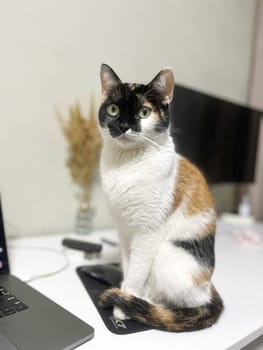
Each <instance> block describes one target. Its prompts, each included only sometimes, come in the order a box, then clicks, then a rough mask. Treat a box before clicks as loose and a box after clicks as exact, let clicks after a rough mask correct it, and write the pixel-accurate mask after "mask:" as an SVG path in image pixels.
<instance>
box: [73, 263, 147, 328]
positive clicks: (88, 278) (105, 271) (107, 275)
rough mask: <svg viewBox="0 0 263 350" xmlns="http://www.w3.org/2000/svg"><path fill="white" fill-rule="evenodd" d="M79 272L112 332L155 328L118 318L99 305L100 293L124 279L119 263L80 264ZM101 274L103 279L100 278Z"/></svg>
mask: <svg viewBox="0 0 263 350" xmlns="http://www.w3.org/2000/svg"><path fill="white" fill-rule="evenodd" d="M98 272H99V274H98ZM77 273H78V275H79V277H80V279H81V281H82V283H83V284H84V286H85V288H86V290H87V292H88V294H89V296H90V297H91V299H92V301H93V303H94V304H95V306H96V308H97V310H98V312H99V314H100V316H101V318H102V320H103V322H104V323H105V325H106V327H107V328H108V330H110V331H111V332H112V333H115V334H130V333H136V332H142V331H146V330H149V329H153V328H152V327H150V326H146V325H144V324H141V323H138V322H136V321H133V320H125V321H122V320H118V319H116V318H114V316H113V314H112V310H111V309H104V308H102V307H101V306H100V305H99V303H98V299H99V295H100V294H102V293H103V292H104V291H105V290H106V289H108V288H112V287H119V285H120V282H121V279H122V273H121V269H120V267H119V265H117V264H107V265H93V266H80V267H78V268H77ZM101 276H102V279H103V281H102V280H101V279H99V278H101Z"/></svg>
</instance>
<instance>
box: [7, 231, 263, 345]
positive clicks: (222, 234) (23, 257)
mask: <svg viewBox="0 0 263 350" xmlns="http://www.w3.org/2000/svg"><path fill="white" fill-rule="evenodd" d="M259 229H260V230H261V231H262V235H263V228H262V227H259ZM65 237H71V238H76V239H87V240H90V241H93V242H100V240H101V238H102V237H108V238H115V237H116V233H115V232H114V231H97V232H96V233H93V234H91V235H89V236H77V235H73V234H65V235H52V236H42V237H33V238H20V239H12V240H10V241H9V246H10V249H9V256H10V261H11V270H12V273H13V274H14V275H16V276H18V277H20V278H21V279H23V280H26V279H28V278H29V277H32V275H38V274H42V273H48V272H50V271H53V270H56V269H57V268H59V267H60V266H62V265H63V264H64V258H63V256H60V255H56V254H53V253H52V252H49V251H44V250H36V249H25V247H29V246H30V247H50V248H55V249H60V248H61V239H62V238H65ZM12 247H13V248H12ZM23 247H24V248H23ZM67 255H68V257H69V259H70V266H69V267H68V268H67V269H66V270H65V271H63V272H61V273H59V274H57V275H55V276H53V277H49V278H45V279H41V280H38V281H35V282H32V283H31V285H32V286H33V287H34V288H36V289H37V290H39V291H40V292H42V293H43V294H45V295H46V296H48V297H49V298H51V299H52V300H54V301H55V302H57V303H58V304H60V305H61V306H63V307H64V308H66V309H67V310H69V311H71V312H72V313H73V314H75V315H76V316H78V317H79V318H81V319H82V320H83V321H86V322H87V323H89V324H90V325H91V326H93V327H94V328H95V337H94V339H93V340H91V341H90V342H88V343H86V344H84V345H82V346H81V347H79V349H80V350H84V349H90V350H92V349H96V350H97V349H101V350H102V349H105V348H106V347H108V346H110V348H111V349H114V350H118V349H121V350H123V349H125V350H134V349H136V348H139V349H144V348H147V347H149V346H150V347H151V349H153V350H154V349H156V350H157V349H158V350H160V348H164V347H165V349H178V350H188V349H191V350H193V349H195V350H196V349H197V350H198V349H201V350H206V349H207V350H211V349H213V350H216V349H220V350H221V349H240V348H241V347H242V346H245V345H246V344H248V343H250V342H251V341H252V340H254V339H255V338H257V337H259V336H260V335H261V334H263V272H262V268H263V246H262V245H261V246H259V245H258V246H249V245H245V246H244V245H241V244H240V243H238V242H237V241H236V240H235V239H234V238H233V237H232V236H231V235H230V234H229V233H227V230H224V229H222V227H221V228H220V227H219V233H218V235H217V239H216V270H215V273H214V277H213V281H214V283H215V286H216V287H217V289H218V290H219V292H220V294H221V295H222V298H223V300H224V303H225V311H224V313H223V314H222V316H221V318H220V320H219V322H218V323H217V324H216V325H215V326H213V327H211V328H209V329H206V330H202V331H197V332H192V333H167V332H162V331H156V330H150V331H145V332H140V333H135V334H131V335H115V334H112V333H110V332H109V331H108V329H107V328H106V327H105V326H104V323H103V322H102V320H101V318H100V316H99V314H98V312H97V310H96V308H95V306H94V305H93V303H92V302H91V300H90V298H89V296H88V294H87V292H86V290H85V289H84V286H83V285H82V283H81V281H80V279H79V277H78V276H77V274H76V272H75V268H76V267H77V266H81V265H88V264H90V263H92V264H96V263H102V262H117V261H119V255H118V250H117V248H116V247H110V246H106V245H104V248H103V253H102V256H101V258H100V259H94V260H91V261H89V260H85V259H84V257H83V254H82V253H79V252H76V251H72V250H70V251H68V253H67Z"/></svg>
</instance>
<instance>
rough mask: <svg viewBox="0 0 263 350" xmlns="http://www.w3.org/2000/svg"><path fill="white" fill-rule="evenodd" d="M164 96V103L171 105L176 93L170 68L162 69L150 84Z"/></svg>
mask: <svg viewBox="0 0 263 350" xmlns="http://www.w3.org/2000/svg"><path fill="white" fill-rule="evenodd" d="M148 86H150V87H151V88H154V89H155V90H156V91H158V93H159V94H160V95H161V96H163V103H170V102H171V101H172V99H173V93H174V75H173V71H172V70H171V69H170V68H164V69H162V70H161V71H160V72H159V73H158V74H157V75H156V77H155V78H154V79H153V80H152V81H151V82H150V83H149V84H148Z"/></svg>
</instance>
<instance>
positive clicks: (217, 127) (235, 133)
mask: <svg viewBox="0 0 263 350" xmlns="http://www.w3.org/2000/svg"><path fill="white" fill-rule="evenodd" d="M170 113H171V135H172V137H173V138H174V141H175V145H176V150H177V152H178V153H180V154H182V155H183V156H185V157H186V158H188V159H189V160H190V161H192V162H193V163H194V164H196V165H197V166H199V168H200V169H201V170H202V171H203V173H204V175H205V176H206V178H207V179H208V181H209V182H211V183H223V182H234V183H240V182H244V183H248V182H253V181H254V173H255V163H256V154H257V144H258V135H259V125H260V117H261V116H262V115H263V113H262V112H260V111H257V110H255V109H251V108H248V107H244V106H241V105H238V104H236V103H232V102H229V101H226V100H223V99H220V98H217V97H213V96H210V95H208V94H205V93H202V92H198V91H195V90H192V89H189V88H186V87H184V86H178V85H177V86H175V92H174V98H173V101H172V103H171V112H170Z"/></svg>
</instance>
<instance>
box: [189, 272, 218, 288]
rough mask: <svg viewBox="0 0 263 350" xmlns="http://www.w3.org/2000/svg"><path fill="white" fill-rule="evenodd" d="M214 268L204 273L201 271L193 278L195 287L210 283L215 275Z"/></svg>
mask: <svg viewBox="0 0 263 350" xmlns="http://www.w3.org/2000/svg"><path fill="white" fill-rule="evenodd" d="M213 271H214V268H209V269H206V270H203V271H199V273H197V274H196V275H195V276H193V282H194V284H195V286H201V285H202V284H204V283H206V282H209V281H210V279H211V276H212V274H213Z"/></svg>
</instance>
